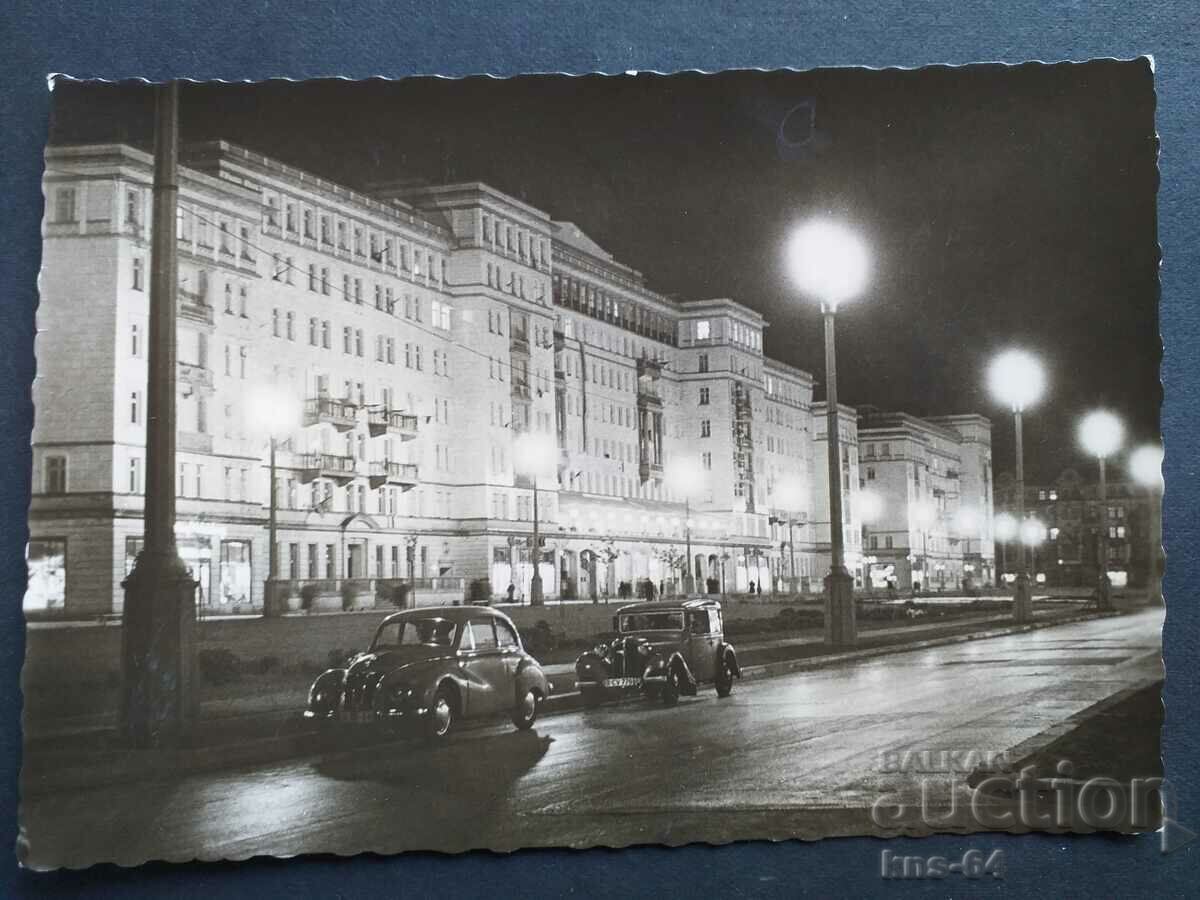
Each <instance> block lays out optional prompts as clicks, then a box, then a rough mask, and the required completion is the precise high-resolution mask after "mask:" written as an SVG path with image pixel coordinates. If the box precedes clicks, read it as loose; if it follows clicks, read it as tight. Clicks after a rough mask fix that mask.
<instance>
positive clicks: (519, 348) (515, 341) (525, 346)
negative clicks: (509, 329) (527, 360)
mask: <svg viewBox="0 0 1200 900" xmlns="http://www.w3.org/2000/svg"><path fill="white" fill-rule="evenodd" d="M508 346H509V349H510V350H511V351H512V352H513V353H523V354H525V355H526V356H528V355H529V335H528V334H526V333H524V332H516V331H514V332H513V333H512V335H511V336H510V337H509V339H508Z"/></svg>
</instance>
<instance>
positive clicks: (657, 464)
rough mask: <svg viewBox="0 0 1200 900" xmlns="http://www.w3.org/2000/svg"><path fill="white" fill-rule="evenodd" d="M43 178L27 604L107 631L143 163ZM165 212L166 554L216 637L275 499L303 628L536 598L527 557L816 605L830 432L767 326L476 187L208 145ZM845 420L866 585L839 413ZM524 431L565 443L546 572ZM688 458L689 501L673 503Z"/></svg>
mask: <svg viewBox="0 0 1200 900" xmlns="http://www.w3.org/2000/svg"><path fill="white" fill-rule="evenodd" d="M46 161H47V169H46V175H45V195H46V201H47V202H46V218H45V224H44V237H45V240H44V267H43V273H42V281H41V305H40V309H39V312H38V325H39V334H38V341H37V352H38V376H37V380H36V382H35V386H34V399H35V403H36V417H35V425H34V435H33V444H34V446H33V454H34V479H33V498H32V504H31V510H30V530H31V541H30V547H29V562H30V571H31V580H30V588H29V591H28V593H27V596H26V609H27V611H28V612H30V613H31V614H45V615H64V616H87V615H103V614H110V613H119V612H120V610H121V606H122V601H123V589H122V587H121V582H122V580H123V579H124V577H125V575H126V574H127V573H128V572H129V571H130V569H131V568H132V565H133V561H134V559H135V558H136V555H137V553H138V551H139V550H140V546H141V533H142V502H143V491H144V474H145V473H144V466H145V427H146V415H147V409H146V397H145V390H146V372H147V369H146V355H147V340H148V337H149V336H148V334H147V329H148V310H149V307H148V301H149V295H148V283H149V278H148V275H149V265H150V259H149V239H150V224H151V222H150V212H151V183H152V159H151V157H150V156H149V155H148V154H146V153H144V152H142V151H140V150H138V149H135V148H132V147H129V146H125V145H91V146H79V147H52V148H49V149H48V151H47V154H46ZM179 196H180V200H179V209H178V215H177V221H176V234H177V239H178V249H179V296H178V304H179V305H178V322H177V328H178V331H177V347H178V360H179V369H178V392H177V398H176V402H177V413H178V424H177V427H178V434H177V443H178V454H177V466H178V471H177V497H178V523H177V528H176V537H177V541H178V545H179V550H180V554H181V556H182V557H183V559H184V560H185V562H186V563H187V565H188V566H189V568H190V569H191V571H192V573H193V576H194V577H195V578H196V580H197V582H198V584H199V594H198V597H199V604H200V609H201V610H202V612H205V613H239V612H242V613H246V612H261V611H262V610H263V606H264V596H265V595H266V593H267V591H266V581H267V576H268V571H267V565H268V557H269V553H268V547H267V541H268V537H267V528H266V525H267V519H268V509H269V507H270V505H271V498H272V491H273V493H274V503H275V506H276V507H277V510H278V531H277V549H278V571H277V573H276V579H277V581H276V586H277V587H276V588H273V589H272V596H273V597H276V595H277V596H278V599H277V600H273V601H272V602H279V603H285V604H287V605H288V606H291V607H295V606H296V605H297V604H306V603H308V602H310V601H311V598H312V597H313V596H315V597H317V600H318V602H322V603H324V602H326V601H329V602H335V603H340V604H342V605H343V606H347V605H361V604H363V603H373V602H374V601H375V599H377V598H381V597H383V596H385V595H386V594H387V592H388V591H390V590H392V589H393V588H394V587H395V586H396V585H399V584H401V583H403V584H408V585H413V586H416V587H417V589H418V592H419V594H420V595H421V596H423V597H425V598H430V597H432V598H436V599H441V600H447V599H461V598H462V597H464V596H466V595H467V594H468V592H470V591H471V590H472V584H475V585H476V587H475V588H474V589H475V590H482V591H486V593H487V594H488V595H490V596H491V597H492V598H493V599H500V600H502V599H505V598H507V597H508V596H509V595H510V594H511V596H512V597H513V598H514V599H520V598H522V597H525V596H527V595H528V591H529V584H530V580H531V578H532V574H533V566H534V560H535V557H536V559H537V564H538V566H539V567H540V572H541V575H542V578H543V583H544V586H545V594H546V596H547V597H550V598H556V597H561V598H580V599H588V598H596V597H602V596H610V595H611V596H617V595H620V594H626V593H630V592H632V591H635V590H637V589H638V587H639V585H642V584H644V583H645V582H647V581H649V582H652V583H654V584H655V586H656V588H661V589H664V590H670V589H672V587H673V586H681V584H682V575H683V573H684V572H685V571H688V570H689V569H690V570H691V571H692V573H693V574H694V575H695V577H696V580H697V584H698V585H699V586H700V587H699V589H701V590H715V591H745V590H748V589H749V587H750V583H751V582H754V583H755V585H756V586H757V587H761V588H762V589H764V590H765V589H767V588H773V587H776V586H778V585H779V584H780V582H781V580H782V579H784V578H787V577H791V578H794V580H795V582H796V587H797V588H800V589H809V590H813V591H816V590H820V587H821V576H823V574H824V572H825V571H826V569H827V567H828V554H829V549H828V541H829V537H828V531H829V528H828V521H827V519H828V512H827V510H828V500H827V497H828V493H827V492H828V485H827V483H826V482H827V478H826V466H825V463H824V442H825V433H824V430H825V417H824V410H823V407H822V405H820V404H814V403H813V378H812V376H811V375H809V374H808V373H806V372H803V371H800V370H798V369H795V368H792V367H790V366H787V365H785V364H783V363H780V362H777V361H774V360H770V359H767V358H765V357H764V355H763V350H762V347H763V342H762V337H763V330H764V329H765V328H766V326H767V323H766V322H765V321H764V320H763V318H762V316H760V315H759V314H758V313H756V312H755V311H754V310H753V309H750V308H749V307H747V306H744V305H742V304H740V303H738V302H736V301H734V300H730V299H714V300H699V301H679V300H676V299H674V298H671V297H668V296H666V295H663V294H660V293H657V292H655V291H653V290H651V289H650V288H649V287H648V286H647V284H646V281H645V278H644V277H643V275H642V274H641V273H640V272H638V271H636V270H634V269H632V268H630V267H629V266H626V265H625V264H623V263H621V262H619V261H618V260H616V259H614V258H613V257H612V255H611V254H609V253H608V252H607V251H605V250H604V249H603V248H602V247H600V246H599V245H597V244H596V243H595V242H593V241H592V240H591V239H590V238H588V237H587V235H586V234H585V233H584V232H583V231H582V230H581V229H580V228H579V227H577V226H576V225H575V224H573V223H570V222H561V221H556V220H554V219H553V218H552V217H551V216H550V215H549V214H548V213H546V212H544V211H542V210H539V209H536V208H534V207H532V206H530V205H528V204H526V203H524V202H521V201H519V200H517V199H515V198H513V197H510V196H508V195H506V194H504V193H502V192H501V191H498V190H496V189H494V188H492V187H490V186H488V185H485V184H481V183H464V184H454V185H441V186H414V185H412V184H404V183H397V184H390V185H389V184H384V185H379V186H377V187H373V188H372V189H371V192H370V194H365V193H361V192H358V191H354V190H350V189H348V188H346V187H344V186H341V185H338V184H334V183H332V182H329V181H326V180H324V179H322V178H320V177H317V176H315V175H313V174H311V173H308V172H303V171H300V170H297V169H294V168H291V167H289V166H286V165H284V164H282V163H279V162H277V161H275V160H272V159H270V158H267V157H264V156H261V155H259V154H256V153H254V152H251V151H248V150H245V149H243V148H240V147H237V146H234V145H232V144H228V143H225V142H212V143H206V144H203V145H197V146H193V147H189V148H186V149H185V151H184V153H183V154H182V156H181V166H180V195H179ZM264 398H267V399H266V400H264ZM264 403H265V404H267V407H269V408H264ZM282 407H286V410H282V409H281V408H282ZM281 411H284V412H286V413H287V415H286V416H284V418H286V419H288V420H290V422H291V424H290V425H289V426H288V427H287V428H286V429H285V432H284V433H282V434H276V435H272V434H270V433H268V432H267V430H266V429H265V428H264V422H266V421H267V420H268V419H273V418H275V417H276V415H275V414H277V413H279V412H281ZM841 422H842V429H843V433H842V441H843V448H844V449H843V454H844V455H843V485H842V487H843V490H845V491H846V492H847V495H848V496H847V502H846V504H845V507H846V509H847V525H848V526H849V527H848V528H847V531H846V534H847V555H848V564H849V563H850V562H851V560H852V561H853V567H855V568H856V570H857V567H859V566H861V556H862V537H863V532H862V530H861V528H860V527H859V526H858V524H857V519H856V518H855V516H857V512H856V510H857V503H856V502H855V501H854V500H853V496H854V494H855V493H856V491H857V488H858V485H859V481H860V477H859V474H858V465H859V459H858V446H859V441H858V438H857V422H856V414H855V412H854V410H852V409H848V408H846V409H843V411H842V415H841ZM527 432H534V433H539V434H543V435H546V436H552V437H553V439H554V441H555V444H556V446H557V448H558V459H557V471H556V475H555V477H553V478H546V477H544V476H543V477H541V478H539V480H538V482H537V485H536V486H537V488H538V500H539V503H538V513H539V524H540V533H541V535H542V536H543V538H544V542H543V546H542V547H540V548H538V550H537V551H536V552H535V550H534V548H533V547H532V546H531V545H532V540H531V537H532V530H533V523H532V518H533V487H534V485H533V483H532V482H531V481H530V479H529V478H528V477H527V476H525V475H524V474H523V472H522V461H521V460H519V459H515V458H514V446H515V439H516V438H517V437H518V436H519V435H521V434H523V433H527ZM272 439H274V440H275V445H276V448H277V453H276V459H277V470H276V478H275V481H274V484H273V485H272V484H271V483H270V481H271V479H270V476H269V470H268V468H267V459H268V448H269V445H270V442H271V441H272ZM687 457H691V458H693V459H694V460H695V461H696V462H697V463H698V468H699V471H700V472H702V475H701V482H702V483H701V484H698V485H680V484H678V483H676V481H675V480H673V478H672V472H673V463H678V462H679V461H680V460H683V459H684V458H687ZM785 485H786V487H787V490H786V491H784V490H783V489H782V488H783V486H785ZM785 495H786V497H787V501H786V503H785V502H783V499H782V498H783V497H784V496H785ZM685 497H686V498H688V499H689V502H690V505H689V503H685ZM784 507H786V508H784ZM823 511H824V512H823ZM689 513H690V517H689ZM822 516H824V519H822ZM689 539H690V544H691V550H692V552H691V557H690V559H689V558H687V556H688V555H687V553H686V547H687V546H688V544H689ZM860 578H861V575H860ZM306 586H307V587H306ZM510 588H511V590H510ZM306 595H307V597H308V599H305V597H306Z"/></svg>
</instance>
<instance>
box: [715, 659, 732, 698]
mask: <svg viewBox="0 0 1200 900" xmlns="http://www.w3.org/2000/svg"><path fill="white" fill-rule="evenodd" d="M716 687H717V696H718V697H728V696H729V695H730V693H731V692H732V691H733V668H732V667H731V666H730V665H729V660H728V659H722V660H721V661H720V662H719V663H718V664H717V679H716Z"/></svg>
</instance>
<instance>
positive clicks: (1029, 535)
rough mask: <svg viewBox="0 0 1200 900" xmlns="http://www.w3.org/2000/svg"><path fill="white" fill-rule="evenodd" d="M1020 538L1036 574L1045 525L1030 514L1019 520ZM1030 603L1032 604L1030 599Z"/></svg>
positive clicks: (1044, 538)
mask: <svg viewBox="0 0 1200 900" xmlns="http://www.w3.org/2000/svg"><path fill="white" fill-rule="evenodd" d="M1020 538H1021V546H1022V547H1028V548H1029V554H1030V556H1031V557H1032V559H1033V570H1034V573H1035V575H1036V573H1037V548H1038V547H1040V546H1041V544H1042V542H1043V541H1045V540H1046V526H1045V525H1043V524H1042V522H1041V520H1039V519H1036V518H1034V517H1033V516H1030V517H1029V518H1028V519H1023V520H1022V521H1021V528H1020ZM1030 605H1031V606H1032V600H1031V603H1030ZM1032 616H1033V611H1032V609H1031V610H1030V617H1032Z"/></svg>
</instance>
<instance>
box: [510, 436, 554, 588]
mask: <svg viewBox="0 0 1200 900" xmlns="http://www.w3.org/2000/svg"><path fill="white" fill-rule="evenodd" d="M557 457H558V448H557V446H556V445H555V442H554V439H553V438H551V437H550V436H549V435H546V434H538V433H537V432H533V431H527V432H525V433H524V434H521V435H520V436H518V437H517V439H516V440H515V441H514V442H513V464H514V465H515V466H516V469H517V471H518V472H519V473H520V474H522V475H524V476H525V477H526V478H528V479H529V482H530V487H531V488H532V489H533V548H532V550H531V551H530V559H531V560H532V561H533V577H532V578H531V579H530V581H529V605H530V606H541V605H542V604H543V603H544V602H545V600H544V592H543V590H542V567H541V562H542V536H541V531H540V521H539V516H538V478H539V477H542V476H545V477H550V476H552V475H553V474H554V467H555V461H556V459H557Z"/></svg>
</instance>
